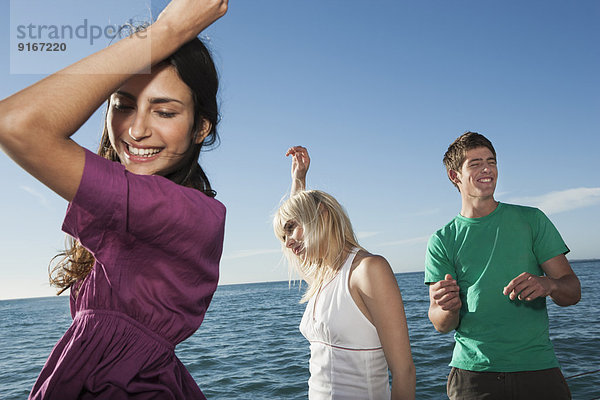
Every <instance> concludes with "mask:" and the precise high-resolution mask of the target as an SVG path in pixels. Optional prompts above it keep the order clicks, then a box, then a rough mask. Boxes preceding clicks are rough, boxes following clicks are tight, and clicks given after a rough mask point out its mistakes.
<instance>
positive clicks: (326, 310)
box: [273, 146, 415, 400]
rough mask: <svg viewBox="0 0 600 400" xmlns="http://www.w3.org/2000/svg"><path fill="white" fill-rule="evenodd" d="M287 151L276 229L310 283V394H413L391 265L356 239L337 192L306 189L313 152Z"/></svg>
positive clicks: (305, 328) (313, 399)
mask: <svg viewBox="0 0 600 400" xmlns="http://www.w3.org/2000/svg"><path fill="white" fill-rule="evenodd" d="M287 155H288V156H291V157H292V194H291V197H290V198H289V199H288V200H287V201H286V202H285V203H284V204H283V205H282V206H281V207H280V208H279V210H278V211H277V213H276V215H275V217H274V221H273V226H274V230H275V235H276V236H277V237H278V238H279V239H280V240H281V242H282V245H283V247H284V253H285V254H286V256H287V258H288V260H289V262H290V266H292V267H293V268H294V269H295V270H296V271H297V272H298V273H299V274H300V276H301V277H302V279H303V280H305V281H306V282H307V284H308V288H307V290H306V292H305V294H304V296H303V297H302V300H301V302H307V306H306V310H305V312H304V316H303V318H302V322H301V323H300V331H301V332H302V334H303V335H304V336H305V337H306V338H307V340H308V341H309V342H310V349H311V358H310V379H309V381H308V385H309V395H308V397H309V399H310V400H320V399H336V400H342V399H390V398H392V399H414V398H415V368H414V364H413V360H412V355H411V350H410V343H409V337H408V327H407V324H406V316H405V314H404V305H403V303H402V296H401V294H400V290H399V289H398V284H397V282H396V278H395V277H394V274H393V272H392V269H391V267H390V265H389V263H388V262H387V261H386V259H385V258H383V257H381V256H377V255H373V254H370V253H369V252H367V251H366V250H365V249H363V248H362V247H361V246H360V245H359V244H358V241H357V240H356V237H355V235H354V232H353V230H352V225H351V223H350V220H349V218H348V216H347V215H346V213H345V211H344V209H343V208H342V206H341V205H340V204H339V203H338V202H337V201H336V200H335V199H334V198H333V197H332V196H331V195H329V194H327V193H324V192H322V191H318V190H308V191H307V190H305V187H306V173H307V171H308V167H309V165H310V158H309V156H308V152H307V150H306V149H305V148H304V147H301V146H296V147H292V148H290V149H289V150H288V152H287ZM388 369H389V372H391V374H392V379H393V381H392V387H391V389H390V385H389V373H388Z"/></svg>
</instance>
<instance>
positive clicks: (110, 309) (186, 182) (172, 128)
mask: <svg viewBox="0 0 600 400" xmlns="http://www.w3.org/2000/svg"><path fill="white" fill-rule="evenodd" d="M226 10H227V0H202V1H199V0H174V1H172V2H171V3H170V4H169V5H168V6H167V8H166V9H165V10H164V11H163V13H162V14H161V16H160V17H159V19H158V21H157V22H155V23H154V24H152V25H151V26H149V27H148V28H147V29H146V30H145V31H144V34H143V35H142V34H133V35H132V36H130V37H129V38H126V39H123V40H121V41H119V42H117V43H115V44H114V45H112V46H110V47H108V48H106V49H104V50H101V51H99V52H98V53H95V54H93V55H91V56H89V57H87V58H85V59H83V60H81V61H79V62H77V63H75V64H73V65H71V66H69V67H67V68H65V69H64V70H62V71H60V72H58V73H56V74H53V75H51V76H49V77H47V78H46V79H43V80H42V81H40V82H38V83H36V84H34V85H32V86H31V87H29V88H27V89H24V90H23V91H21V92H19V93H16V94H14V95H12V96H10V97H9V98H7V99H5V100H3V101H2V102H0V145H1V146H2V149H3V150H4V151H5V152H6V153H7V154H8V155H9V156H10V157H11V158H13V159H14V160H15V162H17V163H18V164H19V165H21V166H22V167H23V168H24V169H26V170H27V171H28V172H29V173H31V174H32V175H33V176H34V177H36V178H37V179H39V180H40V181H41V182H42V183H44V184H45V185H47V186H48V187H49V188H51V189H52V190H54V191H55V192H56V193H58V194H59V195H60V196H62V197H63V198H65V199H66V200H67V201H69V203H70V204H69V208H68V211H67V215H66V217H65V220H64V224H63V230H64V231H65V232H66V233H68V234H69V235H70V236H72V237H73V238H74V241H73V245H72V247H71V248H69V249H67V251H66V252H65V253H64V257H63V258H62V260H61V261H60V262H59V263H58V265H56V268H55V269H54V270H53V271H52V279H53V281H54V282H55V283H56V284H57V285H58V286H59V287H62V288H67V287H70V289H71V313H72V316H73V323H72V325H71V327H70V328H69V329H68V331H67V332H66V333H65V335H64V336H63V338H62V339H61V340H60V341H59V342H58V343H57V345H56V346H55V348H54V349H53V350H52V353H51V354H50V357H49V358H48V361H47V362H46V364H45V366H44V368H43V369H42V371H41V373H40V376H39V377H38V379H37V381H36V383H35V385H34V387H33V390H32V392H31V395H30V398H32V399H61V400H68V399H91V398H101V399H202V398H204V396H203V394H202V392H201V391H200V389H199V387H198V385H197V384H196V383H195V382H194V380H193V379H192V377H191V375H190V374H189V372H188V371H187V370H186V369H185V367H184V366H183V365H182V364H181V362H180V361H179V360H178V359H177V357H176V356H175V353H174V347H175V345H176V344H178V343H179V342H181V341H183V340H184V339H186V338H187V337H189V336H190V335H192V334H193V333H194V332H195V331H196V329H198V327H199V326H200V323H201V322H202V319H203V318H204V314H205V312H206V309H207V307H208V305H209V303H210V301H211V299H212V295H213V293H214V291H215V289H216V286H217V281H218V264H219V259H220V256H221V251H222V246H223V233H224V220H225V208H224V206H223V205H222V204H221V203H220V202H218V201H217V200H215V199H214V196H215V192H214V191H213V190H212V189H211V186H210V183H209V181H208V179H207V177H206V175H205V174H204V172H203V171H202V168H201V167H200V165H199V164H198V155H199V153H200V149H201V148H202V146H203V145H204V144H211V143H212V142H214V141H215V139H216V125H217V122H218V109H217V102H216V94H217V87H218V81H217V75H216V71H215V67H214V65H213V62H212V59H211V57H210V54H209V53H208V51H207V50H206V48H205V47H204V45H203V44H202V43H201V42H200V40H198V39H197V35H198V34H199V33H200V32H201V31H202V30H203V29H204V28H206V27H207V26H209V25H210V24H211V23H212V22H213V21H215V20H216V19H218V18H219V17H221V16H222V15H224V14H225V12H226ZM149 68H150V73H140V72H145V71H148V69H149ZM106 99H108V110H107V114H106V121H105V129H104V134H103V138H102V142H101V146H100V150H99V152H98V153H99V155H96V154H93V153H92V152H90V151H88V150H85V149H84V148H82V147H80V146H79V145H77V144H76V143H75V142H74V141H72V140H71V139H70V136H71V135H72V134H73V133H74V132H76V131H77V130H78V129H79V127H80V126H81V125H82V124H83V123H84V122H85V121H86V120H87V119H88V118H89V117H90V116H91V115H92V113H93V112H94V111H95V110H96V109H97V108H98V107H99V106H100V105H101V104H102V103H103V102H104V101H106Z"/></svg>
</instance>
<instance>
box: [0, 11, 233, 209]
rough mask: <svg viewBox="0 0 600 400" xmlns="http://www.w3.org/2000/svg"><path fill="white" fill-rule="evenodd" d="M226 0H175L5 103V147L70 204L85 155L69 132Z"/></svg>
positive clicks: (0, 119)
mask: <svg viewBox="0 0 600 400" xmlns="http://www.w3.org/2000/svg"><path fill="white" fill-rule="evenodd" d="M227 5H228V1H227V0H173V1H172V2H171V3H170V4H169V5H168V6H167V7H166V8H165V10H164V11H163V12H162V13H161V15H160V16H159V18H158V20H157V21H156V22H155V23H153V24H152V25H151V26H150V27H148V29H146V30H145V31H143V32H139V33H137V34H134V35H132V36H130V37H128V38H126V39H123V40H120V41H118V42H117V43H115V44H113V45H111V46H109V47H107V48H105V49H103V50H100V51H98V52H97V53H94V54H92V55H90V56H88V57H86V58H84V59H82V60H80V61H78V62H76V63H74V64H73V65H70V66H68V67H66V68H65V69H63V70H61V71H59V72H57V73H55V74H53V75H50V76H48V77H46V78H45V79H42V80H41V81H39V82H37V83H35V84H33V85H32V86H30V87H28V88H26V89H24V90H22V91H20V92H18V93H16V94H14V95H12V96H10V97H8V98H6V99H4V100H2V101H0V147H1V148H2V150H4V152H6V153H7V154H8V155H9V156H10V157H11V158H12V159H13V160H14V161H15V162H17V163H18V164H19V165H21V166H22V167H23V168H24V169H25V170H27V171H28V172H29V173H30V174H31V175H33V176H34V177H35V178H37V179H38V180H40V181H41V182H42V183H44V184H45V185H46V186H48V187H49V188H50V189H52V190H54V191H55V192H56V193H58V194H59V195H60V196H62V197H64V198H65V199H66V200H68V201H71V200H72V199H73V197H74V196H75V193H76V192H77V188H78V187H79V182H80V180H81V175H82V173H83V165H84V152H83V149H82V148H81V147H80V146H79V145H77V144H76V143H75V142H73V141H72V140H71V139H70V137H71V135H73V134H74V133H75V132H76V131H77V130H78V129H79V128H80V127H81V125H83V123H84V122H85V121H86V120H87V119H88V118H89V117H90V116H91V115H92V114H93V113H94V111H95V110H96V109H98V107H100V105H101V104H102V103H103V102H104V101H106V99H108V97H109V96H110V94H111V93H113V92H114V91H115V90H116V89H117V88H118V87H119V86H121V84H122V83H123V82H124V81H126V80H127V79H128V78H129V77H131V76H132V75H133V74H135V73H139V72H142V71H144V70H146V69H147V68H148V67H150V66H151V65H153V64H156V63H157V62H160V61H162V60H163V59H165V58H166V57H168V56H169V55H171V54H172V53H173V52H174V51H175V50H177V49H178V48H179V47H180V46H181V45H183V44H184V43H186V42H187V41H189V40H191V39H193V38H194V37H196V36H197V35H198V34H199V33H200V32H201V31H202V30H203V29H205V28H206V27H208V26H209V25H210V24H211V23H213V22H214V21H215V20H217V19H218V18H220V17H221V16H223V15H224V14H225V12H226V11H227Z"/></svg>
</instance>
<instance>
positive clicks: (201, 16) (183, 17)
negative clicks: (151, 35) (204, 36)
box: [157, 0, 228, 42]
mask: <svg viewBox="0 0 600 400" xmlns="http://www.w3.org/2000/svg"><path fill="white" fill-rule="evenodd" d="M227 7H228V0H172V1H171V2H170V3H169V4H168V5H167V7H165V9H164V10H163V11H162V12H161V13H160V15H159V16H158V19H157V22H158V21H160V23H161V24H165V25H166V26H168V27H169V29H170V30H173V31H174V32H178V33H180V34H181V35H183V38H184V42H185V41H188V40H191V39H193V38H194V37H196V36H198V34H199V33H200V32H202V31H203V30H204V29H206V28H207V27H208V26H210V25H211V24H212V23H213V22H215V21H216V20H217V19H219V18H221V17H222V16H223V15H225V13H226V12H227Z"/></svg>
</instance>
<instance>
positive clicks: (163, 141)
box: [106, 65, 207, 175]
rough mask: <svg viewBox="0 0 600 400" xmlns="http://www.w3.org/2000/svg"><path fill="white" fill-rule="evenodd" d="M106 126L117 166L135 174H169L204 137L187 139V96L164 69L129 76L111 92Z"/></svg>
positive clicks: (190, 119) (190, 112)
mask: <svg viewBox="0 0 600 400" xmlns="http://www.w3.org/2000/svg"><path fill="white" fill-rule="evenodd" d="M106 125H107V130H108V135H109V138H110V142H111V144H112V146H113V148H114V149H115V151H116V152H117V155H118V157H119V160H120V161H121V164H123V165H124V166H125V168H126V169H127V170H128V171H130V172H133V173H136V174H140V175H152V174H159V175H166V174H168V173H170V172H172V171H174V170H175V169H176V168H177V167H178V166H179V165H180V164H181V162H182V161H183V159H184V158H185V156H186V152H187V151H188V149H189V148H190V146H191V144H192V143H193V142H196V143H198V142H201V141H202V140H203V139H204V136H205V133H204V132H201V133H199V134H197V135H196V138H194V137H193V136H194V135H193V132H192V128H193V125H194V101H193V98H192V94H191V91H190V89H189V88H188V86H187V85H186V84H185V83H184V82H183V81H182V80H181V79H180V78H179V76H178V75H177V71H176V70H175V69H174V68H173V67H171V66H167V65H164V66H160V67H158V68H156V69H155V70H154V71H153V72H152V74H147V75H135V76H133V77H132V78H130V79H129V80H127V81H126V82H125V83H124V84H123V86H121V87H120V88H119V89H118V90H117V91H116V92H115V93H113V94H112V96H111V98H110V103H109V109H108V113H107V122H106ZM206 133H207V132H206Z"/></svg>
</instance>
